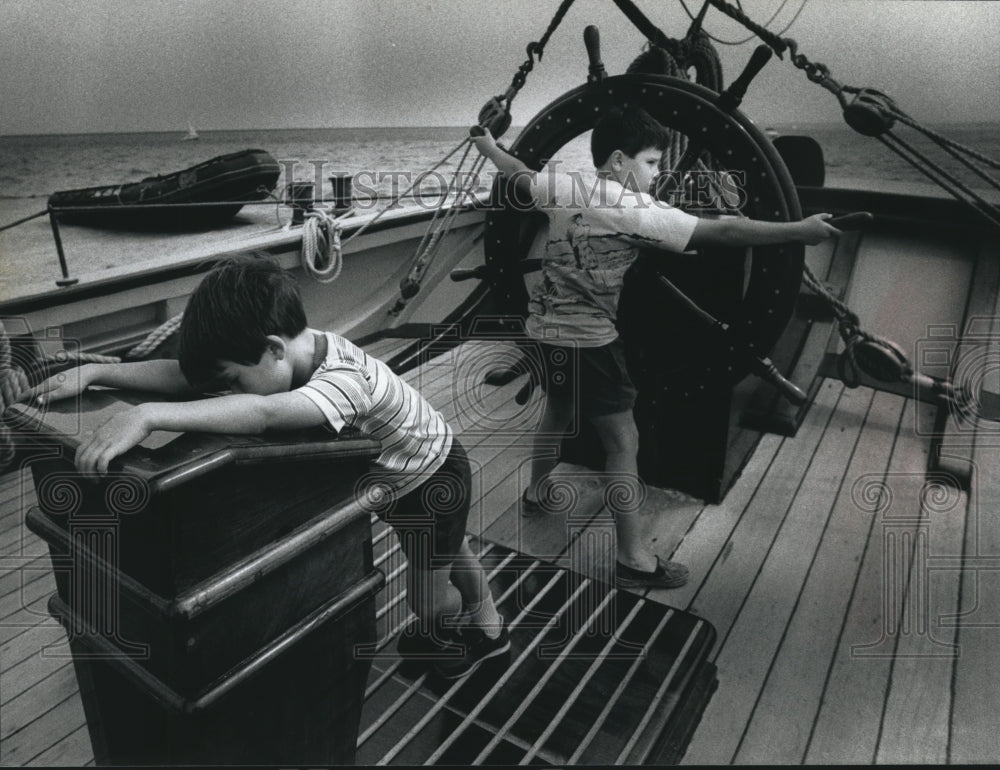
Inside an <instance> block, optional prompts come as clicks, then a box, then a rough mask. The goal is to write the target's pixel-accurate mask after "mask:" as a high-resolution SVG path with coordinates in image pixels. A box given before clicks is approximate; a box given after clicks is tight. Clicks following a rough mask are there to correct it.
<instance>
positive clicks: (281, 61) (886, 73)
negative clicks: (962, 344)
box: [0, 0, 1000, 135]
mask: <svg viewBox="0 0 1000 770" xmlns="http://www.w3.org/2000/svg"><path fill="white" fill-rule="evenodd" d="M731 1H732V2H734V3H735V1H736V0H731ZM686 2H687V5H688V8H690V9H691V10H692V11H693V12H696V11H697V9H698V8H700V0H686ZM635 3H636V5H637V6H638V7H639V8H640V9H641V10H642V11H643V12H644V13H645V14H646V16H647V17H649V18H650V19H651V20H652V21H654V23H656V24H657V26H659V27H660V28H661V29H662V30H664V32H666V33H667V35H669V36H671V37H682V36H683V34H684V32H685V31H686V29H687V26H688V16H687V15H686V13H685V11H684V8H683V7H682V6H681V3H680V0H635ZM742 5H743V9H744V11H745V12H746V13H747V14H748V15H749V16H750V17H751V18H754V19H755V20H758V21H760V22H761V23H764V22H767V21H768V20H770V19H772V17H773V21H772V22H771V24H770V27H769V28H770V29H772V30H774V31H775V32H781V31H782V30H783V29H784V27H785V26H786V25H787V24H788V23H789V22H790V21H792V18H793V16H794V17H795V19H794V23H793V25H792V27H791V28H790V29H789V30H788V32H786V33H785V34H786V35H787V36H790V37H793V38H795V40H796V41H797V42H798V45H799V52H800V53H804V54H805V55H806V56H808V57H809V59H810V60H812V61H814V62H822V63H824V64H826V65H827V67H829V69H830V72H831V75H832V76H833V77H834V78H835V79H836V80H837V81H838V82H840V83H841V84H844V85H852V86H863V87H870V88H875V89H877V90H880V91H883V92H885V93H888V94H889V95H891V96H892V97H893V98H894V100H895V101H896V103H897V104H898V105H899V106H900V107H901V108H902V109H904V110H905V111H906V112H908V113H909V114H910V115H912V116H914V117H915V118H917V119H919V120H921V121H922V122H926V123H929V124H940V123H944V122H949V121H961V122H965V121H996V122H997V123H998V125H1000V45H998V41H1000V2H994V1H987V2H977V1H975V0H742ZM558 6H559V0H437V1H436V2H428V1H426V0H0V73H2V74H0V135H9V134H53V133H90V132H127V131H175V130H184V129H186V127H187V123H188V120H191V121H192V122H193V123H194V124H195V125H196V126H197V127H198V128H199V129H200V130H213V129H242V128H294V127H301V128H319V127H327V126H330V127H357V126H408V125H413V126H443V125H470V124H471V123H473V122H475V118H476V115H477V113H478V112H479V109H480V107H481V106H482V105H483V103H484V102H485V101H486V100H487V99H488V98H489V97H491V96H494V95H497V94H501V93H503V92H504V91H505V90H506V89H507V87H508V86H509V85H510V82H511V78H512V77H513V75H514V73H515V72H516V71H517V67H518V66H519V65H520V64H521V63H522V62H523V61H524V59H525V46H526V44H527V43H528V42H529V41H532V40H538V39H539V38H540V37H541V35H542V33H543V32H544V30H545V28H546V27H547V25H548V23H549V20H550V19H551V17H552V14H553V13H554V12H555V10H556V8H557V7H558ZM796 12H798V15H797V16H795V14H796ZM587 24H595V25H597V26H598V28H599V29H600V32H601V40H602V49H603V54H604V63H605V66H606V68H607V71H608V73H609V74H618V73H621V72H623V71H624V70H625V67H626V66H627V65H628V63H629V62H630V61H631V60H632V59H633V58H634V57H635V56H636V54H638V53H639V51H640V50H641V47H642V43H643V42H644V41H643V38H642V36H641V35H640V34H639V32H638V31H637V30H636V29H635V28H634V27H633V26H632V25H631V24H630V23H629V22H628V21H627V20H626V19H625V17H624V15H623V14H622V13H621V11H620V10H619V9H618V8H617V7H616V6H615V5H614V3H613V2H612V0H576V2H575V4H574V5H573V6H572V7H571V8H570V10H569V12H568V14H567V15H566V17H565V19H564V20H563V22H562V25H561V26H560V27H559V29H557V30H556V32H555V34H554V35H553V36H552V38H551V40H550V41H549V43H548V45H547V46H546V48H545V53H544V57H543V59H542V61H540V62H536V63H535V67H534V70H533V71H532V72H531V73H530V74H529V75H528V80H527V83H526V85H525V87H524V88H523V89H522V91H521V92H520V93H519V94H518V96H517V98H516V99H515V101H514V105H513V117H514V123H515V125H523V124H524V123H526V122H528V120H529V119H530V118H531V116H532V115H533V114H535V113H536V112H538V111H539V110H540V109H541V108H543V107H544V106H545V105H546V104H548V103H549V102H550V101H551V100H552V99H554V98H556V97H557V96H558V95H560V94H561V93H563V92H565V91H567V90H569V89H570V88H574V87H576V86H577V85H580V84H581V83H582V82H584V81H585V79H586V75H587V58H586V54H585V50H584V47H583V42H582V30H583V28H584V27H585V26H586V25H587ZM705 27H706V28H707V29H708V30H709V31H710V32H712V33H713V34H715V35H716V36H717V37H719V38H720V39H724V40H728V41H735V40H741V39H743V38H745V37H746V36H747V35H748V33H747V32H746V31H745V30H744V29H743V28H742V27H739V26H737V25H736V24H735V22H733V21H731V20H730V19H728V18H726V17H725V16H723V15H722V14H721V13H720V12H719V11H717V10H715V9H709V11H708V15H707V16H706V20H705ZM756 42H757V41H751V42H750V43H746V44H743V45H739V46H728V45H718V46H717V47H718V49H719V53H720V56H721V57H722V62H723V72H724V75H725V80H726V82H727V83H728V82H729V81H730V80H732V79H733V78H735V77H736V75H737V74H738V73H739V71H740V70H741V69H742V66H743V64H744V63H745V62H746V60H747V59H748V58H749V56H750V54H751V52H752V50H753V45H754V44H755V43H756ZM743 110H744V111H745V112H746V113H747V114H748V115H749V116H750V117H751V118H752V119H754V120H755V121H757V122H760V123H763V124H765V125H770V124H775V125H787V124H804V123H806V124H807V123H814V122H835V121H838V120H839V119H840V111H839V107H838V105H837V102H836V99H835V98H834V97H833V95H832V94H830V93H829V92H827V91H826V90H824V89H822V88H820V87H819V86H817V85H815V84H813V83H810V82H809V81H808V80H807V79H806V76H805V74H804V73H803V72H802V71H800V70H797V69H795V68H794V67H793V66H792V65H791V63H790V62H789V61H788V60H787V57H786V59H785V60H784V61H781V60H778V59H777V58H775V59H772V61H771V62H770V63H769V64H768V65H767V67H766V68H765V69H764V71H763V72H762V73H761V75H760V76H759V77H758V78H757V80H756V81H755V82H754V84H753V85H752V86H751V90H750V92H749V93H748V95H747V98H746V100H745V101H744V103H743Z"/></svg>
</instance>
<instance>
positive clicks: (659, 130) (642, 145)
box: [590, 107, 670, 166]
mask: <svg viewBox="0 0 1000 770" xmlns="http://www.w3.org/2000/svg"><path fill="white" fill-rule="evenodd" d="M669 146H670V134H669V132H668V131H667V129H665V128H664V127H663V126H661V125H660V124H659V123H657V122H656V120H655V119H654V118H653V116H652V115H650V114H649V113H648V112H646V111H645V110H644V109H642V108H640V107H625V108H621V107H613V108H612V109H610V110H609V111H608V112H607V113H606V114H605V115H604V116H603V117H602V118H601V119H600V120H599V121H598V122H597V125H596V126H594V131H593V133H592V134H591V135H590V154H591V155H592V156H593V158H594V165H595V166H602V165H604V163H605V162H606V161H607V159H608V158H609V157H611V153H613V152H614V151H615V150H621V151H622V152H624V153H625V154H626V155H628V156H629V157H630V158H634V157H635V156H636V155H638V154H639V153H640V152H641V151H642V150H648V149H650V148H656V149H658V150H660V151H661V152H663V151H664V150H666V149H667V148H668V147H669Z"/></svg>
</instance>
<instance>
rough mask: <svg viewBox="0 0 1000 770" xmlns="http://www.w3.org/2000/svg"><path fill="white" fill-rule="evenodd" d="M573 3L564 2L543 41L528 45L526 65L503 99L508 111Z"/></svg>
mask: <svg viewBox="0 0 1000 770" xmlns="http://www.w3.org/2000/svg"><path fill="white" fill-rule="evenodd" d="M573 2H574V0H563V1H562V3H560V4H559V8H558V9H557V10H556V12H555V15H554V16H553V17H552V20H551V21H550V22H549V26H548V29H546V30H545V34H544V35H542V37H541V40H538V41H536V42H532V43H528V46H527V52H528V58H527V59H526V60H525V61H524V64H522V65H521V66H520V67H518V68H517V72H515V73H514V78H513V80H511V82H510V88H508V89H507V91H506V93H504V95H503V97H502V98H503V99H504V100H505V101H506V102H507V107H508V109H509V108H510V102H511V100H512V99H513V98H514V97H515V96H516V95H517V92H518V91H520V90H521V89H522V88H523V87H524V83H525V81H526V80H527V79H528V73H529V72H531V71H532V70H533V69H534V68H535V57H536V56H537V57H538V61H541V60H542V54H543V53H544V49H545V44H546V43H548V42H549V38H550V37H552V33H553V32H555V31H556V27H558V26H559V23H560V22H561V21H562V20H563V17H564V16H565V15H566V12H567V11H568V10H569V8H570V6H571V5H573Z"/></svg>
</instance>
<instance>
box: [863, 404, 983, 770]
mask: <svg viewBox="0 0 1000 770" xmlns="http://www.w3.org/2000/svg"><path fill="white" fill-rule="evenodd" d="M918 408H919V409H922V410H924V411H925V412H928V413H930V412H932V409H933V407H930V406H928V405H921V406H920V407H918ZM923 416H925V417H929V416H930V415H929V414H925V415H923ZM921 424H927V423H921ZM952 481H953V479H950V478H948V474H945V473H931V474H928V475H927V480H926V482H925V487H924V488H923V489H921V497H920V509H919V514H920V518H921V525H920V528H919V530H918V533H917V536H918V537H917V541H916V544H915V553H914V556H913V558H912V560H911V567H910V569H911V573H910V576H909V585H908V586H907V591H906V595H905V600H904V605H903V618H904V621H903V626H902V629H901V631H902V633H901V634H900V636H899V643H898V644H897V645H896V652H895V656H894V658H893V664H892V666H893V669H892V679H891V684H890V688H889V697H888V699H887V701H886V708H885V714H884V716H883V718H882V735H881V737H880V740H879V746H878V755H877V757H876V761H877V762H878V763H879V764H943V763H945V762H947V761H948V740H949V729H950V725H949V717H950V714H951V680H952V669H953V667H954V665H955V659H956V655H957V653H958V650H957V649H955V648H954V641H955V627H954V625H953V624H949V625H948V626H943V625H942V623H941V620H940V619H941V617H942V616H950V617H954V615H955V612H956V611H957V609H958V587H959V582H960V576H961V571H960V570H958V569H955V568H952V569H950V570H935V569H931V564H932V563H933V560H934V559H936V558H940V557H948V556H951V557H955V556H957V555H959V554H961V552H962V539H963V536H964V528H965V521H966V512H967V508H968V498H967V495H966V493H965V492H964V491H963V490H961V489H959V488H958V487H957V486H956V485H954V484H952V483H949V482H952ZM921 535H922V536H923V537H924V538H925V539H921ZM953 563H954V562H953ZM956 566H957V565H956ZM916 724H919V725H920V729H919V730H914V729H913V727H914V725H916Z"/></svg>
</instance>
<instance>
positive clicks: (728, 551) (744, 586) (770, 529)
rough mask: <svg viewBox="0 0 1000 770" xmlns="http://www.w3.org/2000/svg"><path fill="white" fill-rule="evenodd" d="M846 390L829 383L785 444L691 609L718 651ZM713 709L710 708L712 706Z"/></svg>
mask: <svg viewBox="0 0 1000 770" xmlns="http://www.w3.org/2000/svg"><path fill="white" fill-rule="evenodd" d="M842 390H843V386H842V385H841V384H840V383H834V382H826V383H824V385H823V386H822V387H821V388H820V390H819V393H818V395H817V398H816V401H815V403H814V404H813V406H812V408H811V409H810V410H809V414H807V415H806V418H805V420H804V421H803V423H802V426H801V428H800V429H799V435H798V436H796V438H795V440H794V441H792V442H784V443H783V444H782V446H781V449H780V450H779V452H778V457H777V458H776V459H775V461H774V464H773V466H772V467H771V469H770V471H769V473H768V474H767V476H766V478H765V479H764V481H763V483H762V484H761V487H760V489H759V490H758V492H757V494H756V495H755V496H754V498H753V499H752V500H751V501H750V504H749V505H748V506H747V508H746V509H745V510H744V511H743V515H742V516H741V517H740V521H739V524H737V526H736V529H735V530H734V531H733V535H732V537H731V538H730V540H729V541H728V542H727V543H726V545H725V546H724V548H723V551H722V554H724V556H723V557H721V558H720V559H719V560H718V562H716V563H715V565H714V566H713V568H712V571H711V572H710V573H709V574H707V575H705V576H703V577H702V583H701V585H700V586H699V588H698V591H697V592H696V594H695V595H694V597H693V599H692V601H691V604H690V606H689V610H690V611H691V612H693V613H695V614H696V615H699V616H700V617H703V618H705V619H706V620H708V621H709V622H710V623H712V625H714V626H715V629H716V631H717V632H718V634H719V640H720V647H721V644H723V643H724V641H725V637H726V634H727V633H728V632H729V629H730V627H731V626H732V623H733V620H734V619H735V618H736V616H737V614H738V613H739V609H740V606H741V605H742V603H743V601H744V597H745V596H746V594H747V591H748V590H749V587H750V586H751V584H752V582H753V579H754V576H755V575H756V574H757V572H758V570H759V569H760V565H761V563H762V562H763V560H764V555H765V554H766V552H767V549H768V548H769V547H770V544H771V542H772V541H773V539H774V536H775V533H776V532H777V531H778V529H779V528H780V526H781V522H782V521H783V520H784V518H785V514H786V512H787V511H788V508H789V506H790V505H791V503H792V500H793V499H794V498H795V495H796V493H797V492H798V489H799V487H800V486H801V484H802V476H803V474H804V473H805V471H806V468H808V466H809V462H810V459H811V458H812V456H813V454H814V452H815V451H816V448H817V447H818V446H819V442H820V439H821V438H822V436H823V432H824V430H825V428H826V425H827V423H828V422H829V421H830V419H831V418H832V416H833V413H834V409H835V407H836V404H837V400H838V399H839V398H840V393H841V391H842ZM717 649H718V648H717ZM716 654H717V653H716ZM717 702H718V699H717V698H713V703H717ZM711 709H712V704H709V710H711ZM707 713H708V712H707V711H706V714H707Z"/></svg>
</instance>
